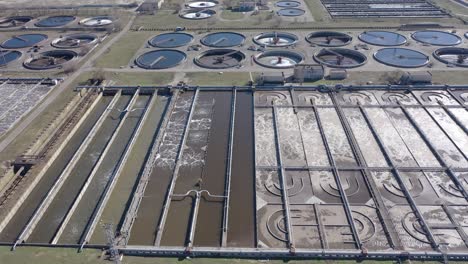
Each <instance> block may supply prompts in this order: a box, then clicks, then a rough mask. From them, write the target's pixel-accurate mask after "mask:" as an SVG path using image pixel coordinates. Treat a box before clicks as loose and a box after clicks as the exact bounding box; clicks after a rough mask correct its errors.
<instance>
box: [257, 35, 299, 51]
mask: <svg viewBox="0 0 468 264" xmlns="http://www.w3.org/2000/svg"><path fill="white" fill-rule="evenodd" d="M253 40H254V42H255V43H257V44H258V45H261V46H268V47H286V46H290V45H293V44H295V43H296V42H297V41H298V38H297V36H296V35H294V34H291V33H286V32H266V33H261V34H259V35H257V36H255V37H254V39H253Z"/></svg>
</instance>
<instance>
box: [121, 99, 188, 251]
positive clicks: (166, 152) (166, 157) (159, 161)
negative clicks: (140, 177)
mask: <svg viewBox="0 0 468 264" xmlns="http://www.w3.org/2000/svg"><path fill="white" fill-rule="evenodd" d="M193 95H194V93H193V92H186V93H183V94H181V95H180V96H179V98H178V99H177V101H176V103H175V107H174V109H173V111H172V113H168V114H170V117H169V122H168V124H167V128H166V130H165V131H160V133H164V137H163V139H162V141H161V144H160V146H159V152H158V157H157V158H156V163H155V165H154V168H153V171H152V174H151V176H150V179H149V181H148V184H147V186H146V189H145V194H144V197H143V199H142V201H141V203H140V207H139V209H138V215H137V217H136V219H135V222H134V224H133V227H132V230H131V235H130V240H129V244H131V245H153V244H154V241H155V238H156V228H157V226H158V223H159V218H160V216H161V213H162V207H163V204H164V197H165V196H166V192H167V188H168V186H169V183H170V181H171V177H172V170H173V167H174V165H175V158H176V155H177V150H178V148H179V145H180V142H181V140H182V134H183V130H184V125H185V122H186V120H187V118H188V114H189V111H190V105H191V101H192V98H193Z"/></svg>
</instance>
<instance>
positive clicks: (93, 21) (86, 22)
mask: <svg viewBox="0 0 468 264" xmlns="http://www.w3.org/2000/svg"><path fill="white" fill-rule="evenodd" d="M112 23H114V20H113V19H112V17H110V16H97V17H88V18H85V19H82V20H81V21H80V23H79V24H80V25H83V26H86V27H103V26H107V25H110V24H112Z"/></svg>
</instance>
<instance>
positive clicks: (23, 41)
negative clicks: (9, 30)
mask: <svg viewBox="0 0 468 264" xmlns="http://www.w3.org/2000/svg"><path fill="white" fill-rule="evenodd" d="M46 39H47V35H44V34H23V35H17V36H13V37H11V38H10V39H8V40H6V41H4V42H3V43H2V45H1V46H2V47H3V48H5V49H21V48H26V47H32V46H34V45H37V44H38V43H40V42H41V41H44V40H46Z"/></svg>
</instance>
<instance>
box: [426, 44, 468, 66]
mask: <svg viewBox="0 0 468 264" xmlns="http://www.w3.org/2000/svg"><path fill="white" fill-rule="evenodd" d="M433 55H434V57H435V58H436V59H438V60H439V61H441V62H443V63H445V64H450V65H455V66H458V67H468V49H466V48H441V49H438V50H436V51H434V54H433Z"/></svg>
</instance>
